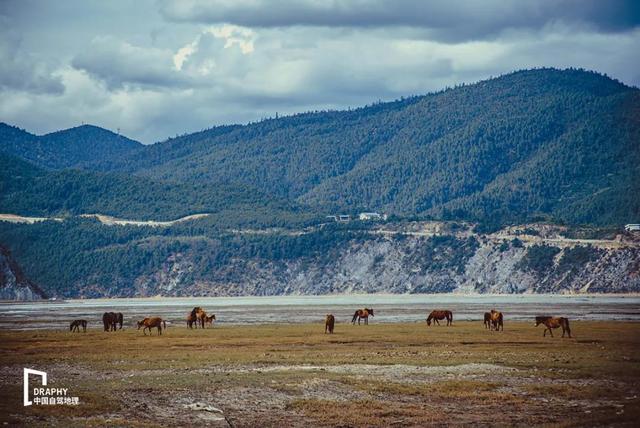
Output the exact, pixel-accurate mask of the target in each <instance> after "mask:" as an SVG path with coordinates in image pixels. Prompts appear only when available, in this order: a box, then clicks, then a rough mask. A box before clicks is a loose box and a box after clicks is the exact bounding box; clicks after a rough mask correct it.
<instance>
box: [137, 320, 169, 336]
mask: <svg viewBox="0 0 640 428" xmlns="http://www.w3.org/2000/svg"><path fill="white" fill-rule="evenodd" d="M163 326H164V329H165V330H166V329H167V322H166V321H164V320H163V319H162V318H160V317H151V318H145V319H143V320H142V321H138V330H140V327H144V328H143V329H142V332H143V333H144V335H145V336H146V335H147V333H146V331H145V330H147V329H149V336H151V329H152V328H154V327H155V328H157V329H158V335H161V334H162V327H163Z"/></svg>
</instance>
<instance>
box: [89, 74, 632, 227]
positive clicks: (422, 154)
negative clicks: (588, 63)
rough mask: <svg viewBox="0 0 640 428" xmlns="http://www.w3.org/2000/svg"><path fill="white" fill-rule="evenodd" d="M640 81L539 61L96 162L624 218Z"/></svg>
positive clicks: (446, 208)
mask: <svg viewBox="0 0 640 428" xmlns="http://www.w3.org/2000/svg"><path fill="white" fill-rule="evenodd" d="M639 106H640V91H639V90H638V89H637V88H629V87H627V86H625V85H623V84H622V83H620V82H617V81H614V80H612V79H610V78H608V77H606V76H603V75H600V74H597V73H593V72H586V71H583V70H573V69H571V70H563V71H561V70H555V69H539V70H528V71H520V72H515V73H512V74H509V75H505V76H502V77H499V78H495V79H491V80H487V81H483V82H479V83H477V84H473V85H468V86H461V87H457V88H454V89H449V90H445V91H442V92H439V93H435V94H430V95H426V96H421V97H413V98H409V99H404V100H399V101H396V102H391V103H380V104H376V105H373V106H369V107H364V108H360V109H357V110H352V111H339V112H317V113H305V114H299V115H295V116H291V117H283V118H279V119H271V120H265V121H262V122H259V123H255V124H249V125H246V126H227V127H217V128H213V129H210V130H207V131H202V132H199V133H195V134H190V135H186V136H182V137H179V138H175V139H171V140H168V141H165V142H162V143H158V144H154V145H152V146H150V147H145V148H144V149H143V150H140V151H136V152H132V153H129V154H125V155H123V156H120V157H117V158H116V160H115V161H114V160H113V158H112V159H109V160H108V161H107V162H103V163H102V164H101V165H98V166H97V167H100V168H103V169H108V170H118V171H122V172H131V173H135V174H139V175H144V176H149V177H154V178H160V179H165V180H166V179H170V180H179V181H183V182H191V183H194V182H199V183H201V182H215V183H239V184H243V185H250V186H253V187H256V188H258V189H261V190H262V191H264V192H266V193H269V194H275V195H279V196H282V197H286V198H289V199H292V200H297V201H300V202H304V203H307V204H310V205H311V206H313V207H315V208H316V209H317V210H321V211H323V212H329V211H336V210H343V211H355V210H358V209H369V210H379V211H384V212H388V213H393V214H398V215H402V216H413V215H426V216H432V217H435V218H445V219H447V218H452V219H468V220H475V221H482V222H486V221H490V222H496V223H498V224H500V223H505V222H522V221H527V220H531V219H548V220H555V221H564V222H568V223H595V224H619V223H624V222H631V221H634V220H637V218H638V216H640V202H639V199H638V198H636V197H634V196H633V195H637V194H638V193H639V191H640V148H639V147H638V145H639V141H640V114H639V109H640V107H639Z"/></svg>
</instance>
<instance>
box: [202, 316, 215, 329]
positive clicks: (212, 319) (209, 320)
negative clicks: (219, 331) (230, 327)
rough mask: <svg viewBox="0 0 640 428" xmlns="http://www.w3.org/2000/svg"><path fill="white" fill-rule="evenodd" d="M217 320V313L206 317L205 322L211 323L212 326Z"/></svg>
mask: <svg viewBox="0 0 640 428" xmlns="http://www.w3.org/2000/svg"><path fill="white" fill-rule="evenodd" d="M215 320H216V314H213V315H211V316H206V317H204V323H205V324H209V325H210V326H211V327H213V322H214V321H215Z"/></svg>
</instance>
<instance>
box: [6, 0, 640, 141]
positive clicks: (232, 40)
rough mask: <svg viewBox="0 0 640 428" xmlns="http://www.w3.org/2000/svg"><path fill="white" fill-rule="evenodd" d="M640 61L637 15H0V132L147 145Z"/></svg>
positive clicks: (327, 1)
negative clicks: (538, 71) (104, 133)
mask: <svg viewBox="0 0 640 428" xmlns="http://www.w3.org/2000/svg"><path fill="white" fill-rule="evenodd" d="M639 52H640V1H622V0H606V1H602V0H538V1H533V0H513V1H507V0H468V1H461V0H432V1H423V0H415V1H413V0H390V1H383V0H370V1H364V0H350V1H349V0H298V1H291V2H289V1H280V0H217V1H197V0H181V1H178V0H136V1H133V2H132V1H120V0H110V1H93V0H64V1H44V0H42V1H34V0H0V121H2V122H6V123H9V124H12V125H16V126H19V127H21V128H24V129H27V130H28V131H30V132H34V133H36V134H43V133H48V132H52V131H55V130H59V129H65V128H69V127H73V126H77V125H80V124H82V123H87V124H93V125H97V126H101V127H104V128H107V129H111V130H114V131H116V130H120V132H121V133H122V134H124V135H126V136H128V137H130V138H134V139H137V140H139V141H141V142H143V143H145V144H149V143H153V142H157V141H161V140H164V139H166V138H168V137H173V136H176V135H178V134H184V133H188V132H194V131H198V130H201V129H205V128H209V127H212V126H215V125H222V124H230V123H247V122H250V121H256V120H260V119H262V118H266V117H274V116H275V115H276V113H277V114H279V115H286V114H292V113H297V112H303V111H312V110H324V109H345V108H349V107H358V106H362V105H365V104H371V103H374V102H377V101H380V100H382V101H390V100H394V99H397V98H400V97H402V96H410V95H419V94H424V93H428V92H431V91H435V90H440V89H443V88H445V87H450V86H454V85H456V84H460V83H472V82H476V81H478V80H482V79H486V78H489V77H492V76H498V75H500V74H505V73H509V72H511V71H514V70H519V69H526V68H534V67H557V68H567V67H580V68H586V69H590V70H595V71H599V72H601V73H606V74H607V75H609V76H610V77H613V78H616V79H618V80H620V81H622V82H623V83H625V84H627V85H631V86H640V54H639Z"/></svg>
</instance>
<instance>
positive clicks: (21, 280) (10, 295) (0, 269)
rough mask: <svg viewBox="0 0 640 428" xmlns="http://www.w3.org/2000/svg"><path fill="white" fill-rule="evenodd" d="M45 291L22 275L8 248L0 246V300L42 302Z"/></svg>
mask: <svg viewBox="0 0 640 428" xmlns="http://www.w3.org/2000/svg"><path fill="white" fill-rule="evenodd" d="M43 298H45V295H44V293H43V291H42V290H41V289H40V287H38V286H37V285H35V284H34V283H33V282H31V281H30V280H29V279H28V278H26V277H25V276H24V274H23V273H22V269H20V266H18V264H17V263H16V262H15V260H14V259H13V258H12V257H11V253H10V252H9V250H7V249H6V248H4V247H2V246H0V300H26V301H28V300H40V299H43Z"/></svg>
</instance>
